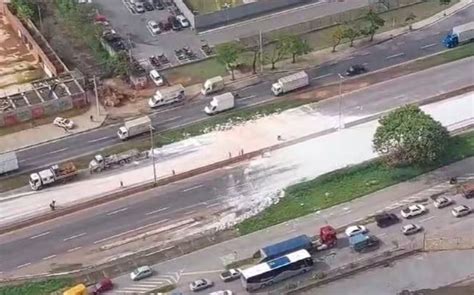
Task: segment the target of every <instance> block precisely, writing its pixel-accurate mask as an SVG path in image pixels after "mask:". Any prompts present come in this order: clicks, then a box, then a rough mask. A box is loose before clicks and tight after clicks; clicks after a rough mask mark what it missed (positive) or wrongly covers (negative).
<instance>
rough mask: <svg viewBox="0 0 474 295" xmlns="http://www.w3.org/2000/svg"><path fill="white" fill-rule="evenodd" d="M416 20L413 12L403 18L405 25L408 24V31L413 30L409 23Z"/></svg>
mask: <svg viewBox="0 0 474 295" xmlns="http://www.w3.org/2000/svg"><path fill="white" fill-rule="evenodd" d="M415 19H416V15H415V14H414V13H413V12H410V14H409V15H407V17H406V18H405V23H407V24H409V26H408V28H409V29H410V31H411V30H412V29H413V28H412V26H411V23H412V22H413V21H414V20H415Z"/></svg>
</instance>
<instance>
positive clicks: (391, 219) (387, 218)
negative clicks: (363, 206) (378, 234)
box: [375, 212, 400, 227]
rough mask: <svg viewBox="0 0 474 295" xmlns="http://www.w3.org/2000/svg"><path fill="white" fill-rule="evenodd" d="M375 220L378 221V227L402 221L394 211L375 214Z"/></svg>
mask: <svg viewBox="0 0 474 295" xmlns="http://www.w3.org/2000/svg"><path fill="white" fill-rule="evenodd" d="M375 221H376V222H377V226H378V227H388V226H390V225H393V224H395V223H398V222H400V219H399V218H398V216H397V215H395V214H393V213H386V212H384V213H380V214H377V215H375Z"/></svg>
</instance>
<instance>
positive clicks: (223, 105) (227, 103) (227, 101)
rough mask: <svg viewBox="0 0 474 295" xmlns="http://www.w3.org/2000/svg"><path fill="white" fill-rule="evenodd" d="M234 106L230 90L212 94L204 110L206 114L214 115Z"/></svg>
mask: <svg viewBox="0 0 474 295" xmlns="http://www.w3.org/2000/svg"><path fill="white" fill-rule="evenodd" d="M234 106H235V98H234V95H233V94H232V93H231V92H226V93H224V94H221V95H217V96H214V97H213V98H212V100H211V102H210V103H209V105H208V106H206V107H205V108H204V111H205V112H206V114H208V115H214V114H217V113H220V112H223V111H226V110H230V109H232V108H233V107H234Z"/></svg>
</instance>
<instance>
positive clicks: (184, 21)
mask: <svg viewBox="0 0 474 295" xmlns="http://www.w3.org/2000/svg"><path fill="white" fill-rule="evenodd" d="M176 20H177V21H178V22H179V24H180V25H181V27H183V28H187V27H189V26H190V24H189V21H188V20H187V19H186V18H185V17H184V15H177V16H176Z"/></svg>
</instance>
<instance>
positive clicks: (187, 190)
mask: <svg viewBox="0 0 474 295" xmlns="http://www.w3.org/2000/svg"><path fill="white" fill-rule="evenodd" d="M203 186H204V185H203V184H199V185H196V186H193V187H190V188H187V189H184V190H182V192H183V193H185V192H189V191H192V190H195V189H198V188H201V187H203Z"/></svg>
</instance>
